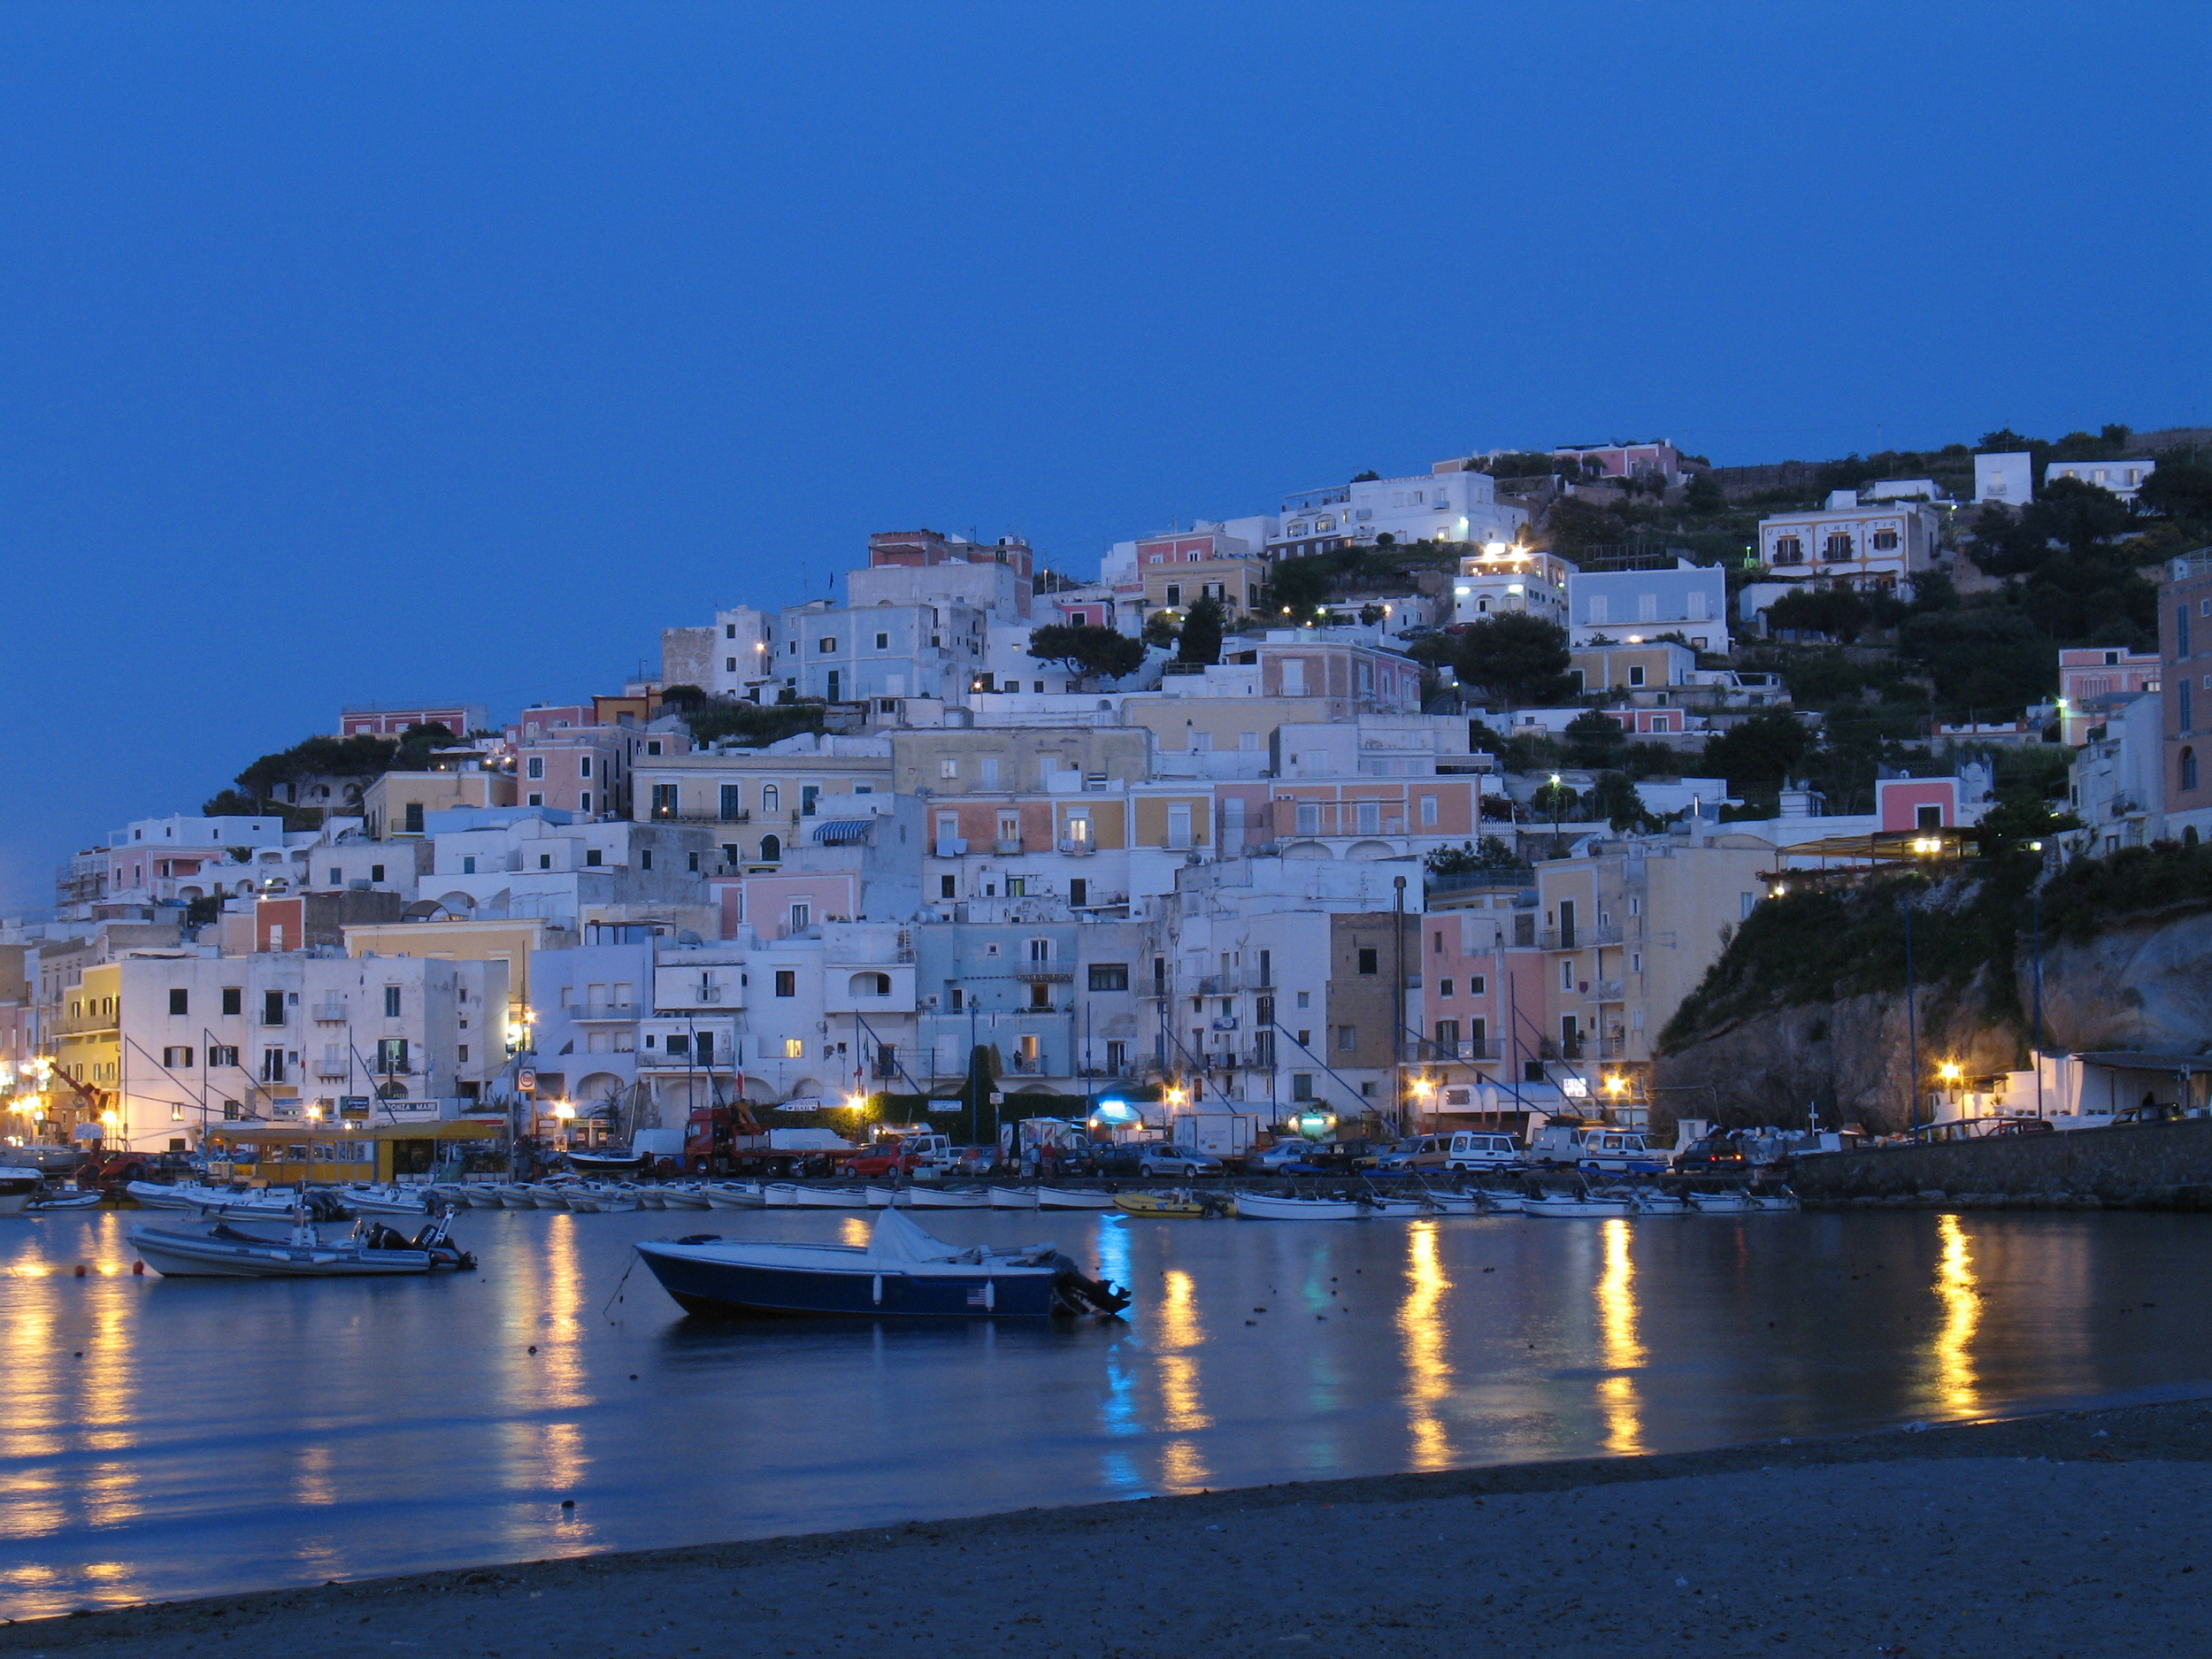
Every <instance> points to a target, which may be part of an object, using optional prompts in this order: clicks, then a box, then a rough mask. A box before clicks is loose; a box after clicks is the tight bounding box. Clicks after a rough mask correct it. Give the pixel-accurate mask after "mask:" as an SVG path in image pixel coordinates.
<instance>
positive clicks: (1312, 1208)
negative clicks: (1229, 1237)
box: [1237, 1193, 1367, 1221]
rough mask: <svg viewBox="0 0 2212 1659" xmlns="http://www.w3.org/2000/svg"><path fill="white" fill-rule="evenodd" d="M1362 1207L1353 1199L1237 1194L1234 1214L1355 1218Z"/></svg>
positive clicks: (1264, 1217) (1295, 1218) (1307, 1218)
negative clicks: (1235, 1212)
mask: <svg viewBox="0 0 2212 1659" xmlns="http://www.w3.org/2000/svg"><path fill="white" fill-rule="evenodd" d="M1366 1213H1367V1212H1366V1206H1364V1205H1363V1204H1362V1203H1361V1202H1359V1200H1358V1199H1356V1198H1293V1197H1286V1196H1283V1195H1280V1194H1268V1193H1239V1194H1237V1215H1238V1217H1240V1219H1242V1220H1245V1221H1357V1220H1358V1219H1359V1218H1360V1217H1362V1216H1363V1215H1364V1214H1366Z"/></svg>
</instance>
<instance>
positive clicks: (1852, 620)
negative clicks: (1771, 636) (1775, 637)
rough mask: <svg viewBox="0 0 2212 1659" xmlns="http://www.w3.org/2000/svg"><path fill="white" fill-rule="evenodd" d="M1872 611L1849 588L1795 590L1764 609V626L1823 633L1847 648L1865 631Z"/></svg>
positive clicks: (1872, 617)
mask: <svg viewBox="0 0 2212 1659" xmlns="http://www.w3.org/2000/svg"><path fill="white" fill-rule="evenodd" d="M1873 619H1874V612H1873V611H1872V610H1871V608H1870V607H1869V606H1868V604H1867V603H1866V601H1865V600H1864V599H1863V598H1861V597H1860V596H1859V595H1858V593H1857V591H1856V590H1855V589H1854V588H1793V589H1792V590H1791V591H1790V592H1788V593H1786V594H1784V595H1782V596H1781V597H1780V598H1779V599H1778V600H1776V601H1775V602H1774V603H1772V604H1771V605H1770V606H1768V607H1767V626H1768V627H1770V628H1792V629H1795V630H1797V631H1798V632H1800V633H1809V634H1826V635H1827V636H1828V637H1829V638H1830V639H1832V640H1840V641H1843V642H1844V643H1845V644H1846V645H1848V644H1849V643H1851V641H1854V640H1855V639H1857V638H1858V637H1859V635H1860V634H1863V633H1864V632H1865V631H1866V626H1867V624H1868V623H1870V622H1871V621H1872V620H1873Z"/></svg>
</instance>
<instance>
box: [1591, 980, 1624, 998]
mask: <svg viewBox="0 0 2212 1659" xmlns="http://www.w3.org/2000/svg"><path fill="white" fill-rule="evenodd" d="M1590 995H1592V996H1594V997H1595V998H1597V1000H1598V1001H1599V1002H1619V1001H1620V1000H1621V982H1620V981H1619V980H1618V979H1595V980H1593V981H1592V982H1591V985H1590Z"/></svg>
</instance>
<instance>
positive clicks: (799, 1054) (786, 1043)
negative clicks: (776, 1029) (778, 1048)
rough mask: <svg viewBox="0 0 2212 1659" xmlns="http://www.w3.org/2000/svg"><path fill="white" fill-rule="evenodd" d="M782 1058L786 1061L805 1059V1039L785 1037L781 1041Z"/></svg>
mask: <svg viewBox="0 0 2212 1659" xmlns="http://www.w3.org/2000/svg"><path fill="white" fill-rule="evenodd" d="M783 1057H784V1058H785V1059H787V1060H803V1059H805V1058H806V1039H805V1038H803V1037H786V1038H785V1039H784V1040H783Z"/></svg>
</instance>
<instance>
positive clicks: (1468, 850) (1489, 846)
mask: <svg viewBox="0 0 2212 1659" xmlns="http://www.w3.org/2000/svg"><path fill="white" fill-rule="evenodd" d="M1421 862H1422V864H1424V866H1425V867H1426V868H1427V869H1428V870H1429V871H1430V872H1431V873H1432V874H1435V875H1440V876H1464V875H1473V874H1475V873H1476V872H1479V871H1485V870H1525V869H1526V868H1527V867H1528V866H1527V865H1526V864H1524V863H1522V861H1521V857H1520V855H1519V854H1517V853H1516V852H1515V851H1514V850H1513V849H1511V848H1510V847H1509V846H1507V845H1506V844H1505V843H1504V842H1503V841H1500V840H1499V839H1498V838H1497V837H1496V836H1495V835H1486V836H1484V837H1483V838H1482V841H1481V844H1480V845H1479V846H1478V845H1477V844H1476V843H1475V842H1473V841H1462V842H1461V843H1460V844H1459V845H1458V846H1456V847H1436V848H1432V849H1430V850H1429V852H1428V853H1427V854H1426V855H1425V856H1424V857H1423V858H1422V860H1421Z"/></svg>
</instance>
